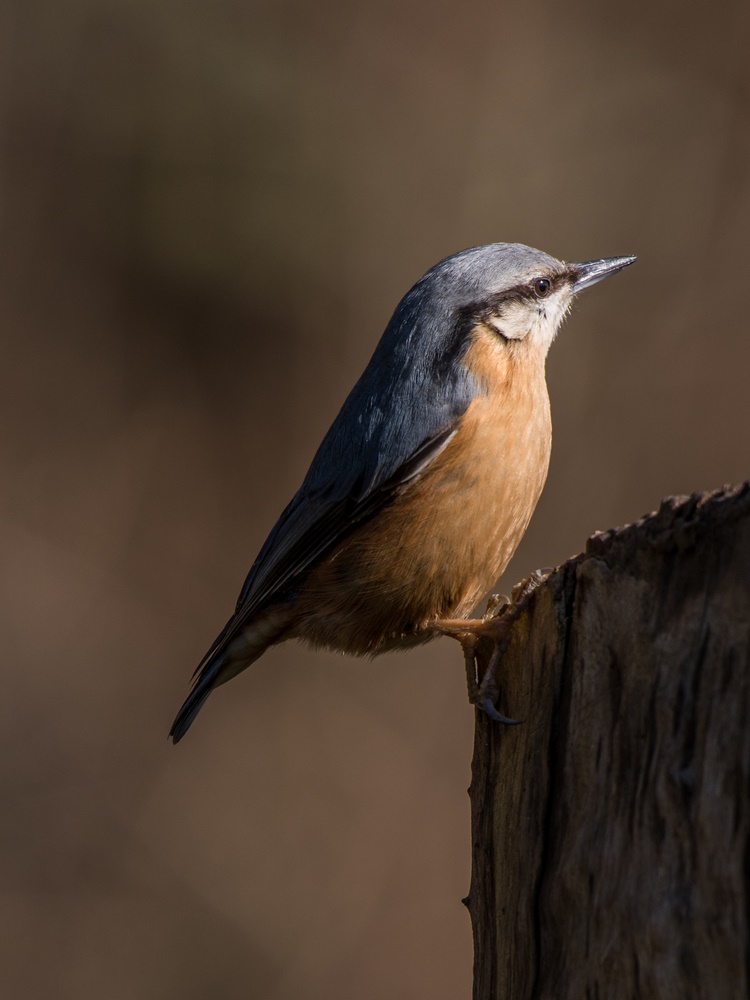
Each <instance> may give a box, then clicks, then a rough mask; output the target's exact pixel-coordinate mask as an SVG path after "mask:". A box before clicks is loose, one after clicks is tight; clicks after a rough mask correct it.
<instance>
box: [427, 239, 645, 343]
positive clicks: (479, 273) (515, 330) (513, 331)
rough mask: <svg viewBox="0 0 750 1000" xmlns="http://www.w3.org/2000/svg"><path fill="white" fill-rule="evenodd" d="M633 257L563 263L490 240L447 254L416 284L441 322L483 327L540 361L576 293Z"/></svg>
mask: <svg viewBox="0 0 750 1000" xmlns="http://www.w3.org/2000/svg"><path fill="white" fill-rule="evenodd" d="M634 260H635V257H608V258H604V259H601V260H593V261H585V262H583V263H578V264H566V263H564V262H563V261H560V260H556V259H555V258H554V257H550V256H549V254H546V253H542V252H541V251H540V250H534V249H533V248H531V247H527V246H523V245H521V244H518V243H492V244H489V245H487V246H480V247H473V248H471V249H470V250H463V251H461V252H460V253H457V254H454V255H453V256H452V257H448V258H446V259H445V260H443V261H441V262H440V263H439V264H437V265H435V267H433V268H432V270H430V271H428V272H427V274H426V275H425V276H424V278H422V280H421V281H420V282H419V283H418V285H417V286H416V287H419V285H422V284H423V283H424V284H425V285H426V286H427V287H428V288H429V290H430V298H432V299H433V305H436V306H438V309H439V312H441V313H442V316H443V318H444V320H445V319H449V317H452V318H453V319H454V322H455V323H459V324H460V326H461V327H462V328H463V329H464V330H470V331H473V334H474V336H476V335H477V332H478V331H483V332H484V335H485V336H489V337H490V338H495V339H497V340H498V342H499V345H500V346H502V347H504V348H505V349H507V350H508V351H510V352H512V353H513V354H516V355H518V354H520V355H522V356H523V355H525V354H529V353H533V354H536V355H537V356H541V358H542V359H543V358H544V357H545V356H546V354H547V351H548V350H549V347H550V344H551V343H552V341H553V340H554V338H555V335H556V333H557V331H558V329H559V327H560V325H561V323H562V321H563V319H564V318H565V315H566V314H567V312H568V310H569V309H570V306H571V304H572V302H573V299H574V298H575V296H576V295H577V294H578V293H579V292H580V291H582V290H583V289H584V288H588V287H589V285H593V284H594V283H595V282H597V281H601V279H602V278H606V277H608V276H609V275H610V274H615V273H616V272H617V271H620V270H622V268H624V267H627V266H628V264H632V263H633V261H634ZM426 290H427V289H426V288H425V291H426ZM446 325H448V326H450V325H452V324H451V323H450V322H449V323H448V324H446Z"/></svg>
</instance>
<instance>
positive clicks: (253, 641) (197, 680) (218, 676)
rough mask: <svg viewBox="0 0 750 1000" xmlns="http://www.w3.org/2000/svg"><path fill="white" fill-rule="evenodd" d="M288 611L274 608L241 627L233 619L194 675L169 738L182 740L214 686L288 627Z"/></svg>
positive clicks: (246, 664)
mask: <svg viewBox="0 0 750 1000" xmlns="http://www.w3.org/2000/svg"><path fill="white" fill-rule="evenodd" d="M287 622H288V613H286V614H285V613H284V610H281V609H274V610H271V611H267V612H266V613H265V614H263V615H261V616H257V617H255V618H254V619H253V620H252V621H250V622H248V623H247V624H246V625H245V626H244V627H242V628H236V627H233V626H235V619H230V621H229V622H228V624H227V626H226V628H225V629H224V631H223V632H222V633H221V634H220V635H219V637H218V638H217V639H216V641H215V642H214V644H213V646H211V648H210V649H209V651H208V652H207V653H206V655H205V656H204V657H203V659H202V660H201V662H200V663H199V664H198V669H197V670H196V671H195V674H194V675H193V678H194V679H193V687H192V690H191V691H190V694H189V695H188V696H187V698H186V699H185V702H184V704H183V706H182V708H181V709H180V711H179V712H178V713H177V718H176V719H175V720H174V722H173V723H172V728H171V729H170V731H169V737H170V739H171V740H172V742H173V743H179V742H180V740H181V739H182V737H183V736H184V735H185V733H186V732H187V731H188V729H189V728H190V726H191V725H192V724H193V720H194V719H195V717H196V715H197V714H198V712H200V710H201V709H202V708H203V705H204V703H205V701H206V699H207V698H208V696H209V695H210V694H211V692H212V691H213V689H214V688H215V687H218V686H219V685H220V684H225V683H226V682H227V681H229V680H231V679H232V678H233V677H235V676H236V675H237V674H239V673H241V672H242V671H243V670H244V669H245V668H246V667H249V666H250V664H251V663H254V662H255V661H256V660H257V659H258V658H259V657H260V656H262V655H263V653H265V651H266V650H267V649H268V647H269V646H272V645H274V643H276V642H278V641H279V640H280V638H281V636H282V634H283V632H284V630H285V629H286V626H287Z"/></svg>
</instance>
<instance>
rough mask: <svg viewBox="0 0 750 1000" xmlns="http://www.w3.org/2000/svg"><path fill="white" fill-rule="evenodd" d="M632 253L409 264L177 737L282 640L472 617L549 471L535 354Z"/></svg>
mask: <svg viewBox="0 0 750 1000" xmlns="http://www.w3.org/2000/svg"><path fill="white" fill-rule="evenodd" d="M634 260H635V257H610V258H606V259H603V260H594V261H587V262H586V263H582V264H565V263H563V262H562V261H559V260H555V258H554V257H550V256H548V255H547V254H545V253H542V252H541V251H539V250H533V249H532V248H531V247H526V246H522V245H520V244H514V243H494V244H490V245H489V246H481V247H474V248H473V249H470V250H463V251H462V252H461V253H457V254H455V255H454V256H452V257H448V258H446V259H445V260H443V261H441V262H440V263H439V264H436V265H435V267H433V268H432V269H431V270H430V271H428V272H427V274H425V275H424V277H422V278H420V280H419V281H418V282H417V283H416V285H414V287H413V288H412V289H411V290H410V291H409V292H407V294H406V295H405V296H404V298H403V299H402V300H401V302H400V303H399V305H398V307H397V309H396V311H395V313H394V314H393V317H392V318H391V321H390V323H389V324H388V326H387V327H386V330H385V333H384V334H383V336H382V338H381V340H380V343H379V344H378V346H377V348H376V349H375V353H374V354H373V356H372V359H371V361H370V363H369V364H368V366H367V368H366V369H365V371H364V374H363V375H362V377H361V378H360V380H359V381H358V382H357V384H356V385H355V387H354V389H353V390H352V392H351V394H350V395H349V397H348V399H347V400H346V402H345V403H344V405H343V407H342V408H341V411H340V413H339V415H338V416H337V417H336V419H335V420H334V422H333V425H332V426H331V428H330V430H329V431H328V433H327V434H326V436H325V438H324V439H323V443H322V444H321V446H320V448H319V449H318V451H317V454H316V455H315V458H314V459H313V462H312V465H311V466H310V469H309V471H308V473H307V476H306V477H305V480H304V482H303V483H302V486H301V487H300V489H299V491H298V492H297V494H296V495H295V496H294V498H293V499H292V501H291V503H290V504H289V506H288V507H287V508H286V510H285V511H284V512H283V514H282V515H281V517H280V518H279V520H278V521H277V522H276V524H275V526H274V528H273V529H272V531H271V533H270V535H269V536H268V538H267V539H266V542H265V544H264V545H263V547H262V549H261V550H260V554H259V555H258V558H257V559H256V560H255V562H254V564H253V566H252V568H251V570H250V573H249V574H248V577H247V579H246V580H245V584H244V586H243V588H242V591H241V593H240V596H239V600H238V601H237V606H236V608H235V612H234V614H233V615H232V617H231V618H230V619H229V621H228V622H227V624H226V626H225V627H224V630H223V631H222V632H221V634H220V635H219V636H218V637H217V639H216V641H215V642H214V644H213V645H212V646H211V648H210V649H209V650H208V652H207V653H206V655H205V656H204V657H203V660H202V661H201V663H200V664H199V666H198V669H197V670H196V673H195V682H194V685H193V688H192V690H191V692H190V695H189V696H188V698H187V700H186V701H185V703H184V705H183V706H182V708H181V709H180V711H179V713H178V715H177V718H176V719H175V722H174V725H173V726H172V731H171V733H170V735H171V737H172V739H173V740H174V742H175V743H177V741H178V740H180V739H181V738H182V737H183V736H184V735H185V733H186V732H187V730H188V727H189V726H190V724H191V723H192V721H193V719H194V718H195V716H196V715H197V713H198V712H199V710H200V709H201V707H202V705H203V703H204V702H205V700H206V698H207V697H208V696H209V694H210V693H211V691H212V690H213V689H214V688H215V687H217V686H218V685H219V684H224V683H225V682H226V681H228V680H230V679H231V678H232V677H234V676H235V674H238V673H240V671H242V670H244V669H245V667H247V666H249V665H250V664H251V663H253V662H254V661H255V660H257V659H258V657H259V656H261V655H262V654H263V653H264V652H265V650H266V649H268V647H269V646H273V645H275V644H276V643H279V642H284V641H285V640H286V639H303V640H305V641H307V642H309V643H310V644H311V645H313V646H322V647H326V648H328V649H333V650H338V651H341V652H345V653H350V654H353V655H355V656H364V655H375V654H377V653H383V652H385V651H386V650H390V649H403V648H407V647H410V646H414V645H417V644H419V643H423V642H427V641H429V640H430V639H432V638H434V637H435V636H436V635H439V634H441V633H443V634H445V633H448V634H455V635H459V636H460V634H461V633H462V632H465V633H467V634H468V633H470V632H472V631H474V632H477V631H481V629H480V628H479V626H480V625H481V623H478V622H471V621H467V622H466V623H465V628H462V627H461V621H460V620H462V619H463V618H464V617H465V615H466V614H467V613H468V612H469V611H470V610H471V609H472V608H473V607H474V606H475V604H476V603H477V602H478V600H479V599H480V598H481V597H482V595H483V594H485V593H486V592H487V591H488V590H489V589H490V587H491V586H492V584H493V583H494V582H495V580H496V579H497V578H498V577H499V576H500V574H501V573H502V572H503V570H504V569H505V567H506V565H507V564H508V561H509V560H510V557H511V556H512V555H513V552H514V551H515V548H516V546H517V545H518V543H519V541H520V540H521V537H522V535H523V533H524V532H525V530H526V527H527V525H528V523H529V519H530V518H531V515H532V512H533V510H534V507H535V506H536V503H537V500H538V499H539V495H540V493H541V491H542V487H543V485H544V481H545V479H546V477H547V466H548V463H549V455H550V442H551V423H550V408H549V397H548V395H547V385H546V381H545V374H544V368H545V359H546V356H547V351H548V350H549V347H550V344H551V343H552V341H553V339H554V337H555V334H556V333H557V330H558V328H559V326H560V324H561V322H562V320H563V318H564V316H565V315H566V313H567V312H568V310H569V308H570V305H571V303H572V301H573V298H574V297H575V295H576V294H577V293H578V292H579V291H581V290H582V289H584V288H587V287H588V286H589V285H593V284H594V283H595V282H597V281H599V280H601V279H602V278H605V277H607V276H608V275H610V274H614V273H615V272H617V271H619V270H621V269H622V268H623V267H626V266H627V265H628V264H632V263H633V261H634ZM456 619H459V621H456ZM483 707H484V708H485V709H486V710H488V711H489V713H490V714H491V715H492V714H495V713H494V712H493V708H492V706H491V704H488V703H487V699H485V704H484V705H483ZM497 717H498V718H502V717H501V716H497Z"/></svg>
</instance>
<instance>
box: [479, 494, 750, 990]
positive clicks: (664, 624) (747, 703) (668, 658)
mask: <svg viewBox="0 0 750 1000" xmlns="http://www.w3.org/2000/svg"><path fill="white" fill-rule="evenodd" d="M483 642H485V644H484V645H483V646H482V647H481V648H480V659H481V660H482V661H483V662H484V663H486V662H487V657H488V655H489V652H490V647H489V644H488V643H486V641H483ZM500 680H501V687H502V695H501V707H502V710H503V711H505V712H508V713H509V714H510V715H511V716H513V717H514V718H517V719H522V720H524V721H523V725H520V726H517V727H513V728H510V727H503V726H499V725H496V724H495V723H493V722H491V721H490V720H489V719H487V718H486V716H484V715H483V714H482V713H478V714H477V726H476V739H475V748H474V762H473V774H472V783H471V789H470V794H471V801H472V826H473V837H472V840H473V858H472V883H471V892H470V897H469V900H468V905H469V909H470V912H471V917H472V924H473V928H474V938H475V985H474V997H475V998H476V1000H496V998H502V1000H527V998H534V1000H541V998H545V1000H546V998H550V1000H551V998H555V1000H566V998H570V1000H581V998H591V1000H594V998H602V1000H604V998H606V1000H613V998H620V997H622V998H659V1000H670V998H675V1000H677V998H679V1000H684V998H693V997H694V998H706V1000H709V998H710V1000H723V998H727V1000H729V998H732V1000H734V998H737V997H745V996H747V995H748V961H749V951H748V933H749V931H750V919H749V918H750V887H749V885H748V877H749V875H750V795H749V791H750V782H749V778H750V484H745V485H744V486H742V487H733V488H727V489H725V490H723V491H720V492H718V493H714V494H710V495H700V496H693V497H690V498H685V497H683V498H670V499H668V500H665V501H664V503H663V504H662V506H661V508H660V510H659V511H658V512H657V513H656V514H653V515H650V516H649V517H646V518H644V519H643V520H641V521H639V522H638V523H637V524H634V525H631V526H629V527H627V528H623V529H620V530H613V531H609V532H606V533H604V534H598V535H595V536H593V537H592V538H591V539H590V540H589V542H588V545H587V548H586V552H585V553H584V554H583V555H581V556H579V557H577V558H575V559H572V560H570V561H569V562H568V563H566V564H565V565H564V566H562V567H561V568H560V569H559V570H557V571H556V572H555V573H554V574H552V575H551V576H550V578H549V579H548V580H547V581H546V582H545V583H544V584H542V586H540V587H539V588H538V589H537V590H536V591H535V593H534V594H533V595H532V596H531V597H530V598H529V600H528V604H527V607H526V609H525V610H524V612H523V613H522V614H521V616H520V618H519V619H518V621H517V622H516V624H515V626H514V628H513V634H512V638H511V642H510V646H509V648H508V650H507V653H506V656H505V658H504V662H503V664H502V667H501V670H500Z"/></svg>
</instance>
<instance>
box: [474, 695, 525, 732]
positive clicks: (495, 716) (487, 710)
mask: <svg viewBox="0 0 750 1000" xmlns="http://www.w3.org/2000/svg"><path fill="white" fill-rule="evenodd" d="M477 708H480V709H481V710H482V711H483V712H484V714H485V715H488V716H489V717H490V719H492V721H493V722H502V724H503V725H504V726H519V725H520V724H521V720H520V719H509V718H508V716H507V715H501V714H500V712H498V710H497V709H496V708H495V705H494V703H493V701H492V698H485V699H484V700H483V701H480V702H478V703H477Z"/></svg>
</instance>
